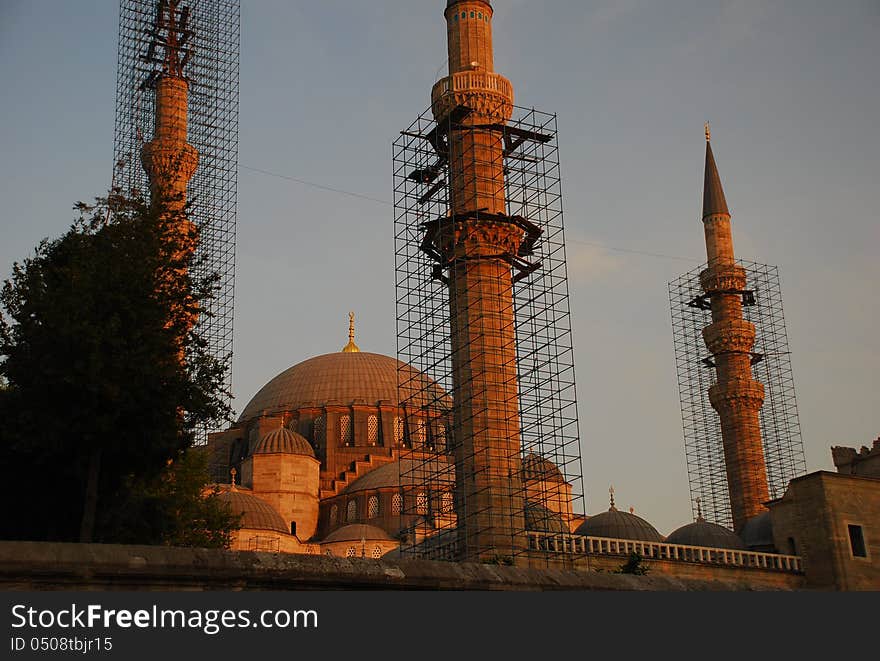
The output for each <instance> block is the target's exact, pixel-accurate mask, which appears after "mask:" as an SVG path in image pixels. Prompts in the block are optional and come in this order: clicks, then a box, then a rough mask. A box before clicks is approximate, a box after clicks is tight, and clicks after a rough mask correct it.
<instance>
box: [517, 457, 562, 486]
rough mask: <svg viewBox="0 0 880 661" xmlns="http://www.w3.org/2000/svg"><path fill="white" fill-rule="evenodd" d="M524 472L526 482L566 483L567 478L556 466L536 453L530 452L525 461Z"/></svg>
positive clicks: (523, 464)
mask: <svg viewBox="0 0 880 661" xmlns="http://www.w3.org/2000/svg"><path fill="white" fill-rule="evenodd" d="M522 472H523V479H524V480H543V481H545V482H565V477H564V476H563V475H562V472H561V471H560V470H559V467H558V466H557V465H556V464H554V463H553V462H552V461H550V460H549V459H546V458H545V457H542V456H541V455H539V454H536V453H534V452H529V453H528V454H527V455H526V457H525V459H523V462H522Z"/></svg>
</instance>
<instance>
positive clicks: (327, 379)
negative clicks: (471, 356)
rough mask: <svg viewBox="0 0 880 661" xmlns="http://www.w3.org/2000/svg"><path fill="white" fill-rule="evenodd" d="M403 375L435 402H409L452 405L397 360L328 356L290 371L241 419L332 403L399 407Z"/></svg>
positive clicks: (347, 354)
mask: <svg viewBox="0 0 880 661" xmlns="http://www.w3.org/2000/svg"><path fill="white" fill-rule="evenodd" d="M398 372H400V378H401V379H402V380H406V381H409V380H412V381H414V382H415V383H416V384H417V387H418V389H419V390H421V391H422V392H423V393H430V399H431V401H427V400H428V398H427V397H424V395H423V401H418V399H416V401H411V402H409V403H410V404H412V405H413V406H416V407H418V406H425V405H430V404H433V403H434V402H436V401H438V400H439V401H442V402H443V406H444V407H445V406H449V405H451V402H450V401H449V398H448V396H447V395H446V393H445V392H444V391H443V389H442V388H441V387H440V386H439V385H437V384H436V383H434V382H433V381H431V380H430V379H429V378H428V377H427V376H425V375H423V374H421V373H419V372H418V371H417V370H415V369H413V368H412V367H410V366H409V365H407V364H406V363H403V362H401V361H399V360H397V359H396V358H391V357H389V356H383V355H382V354H378V353H369V352H365V351H358V352H354V351H352V352H344V351H340V352H338V353H328V354H324V355H323V356H315V357H314V358H309V359H308V360H305V361H303V362H301V363H298V364H296V365H294V366H293V367H290V368H288V369H286V370H284V371H283V372H281V374H279V375H278V376H276V377H275V378H274V379H272V380H271V381H269V383H267V384H266V385H265V386H263V387H262V388H261V389H260V390H259V392H257V394H256V395H254V396H253V398H252V399H251V401H250V402H248V404H247V406H245V408H244V411H242V414H241V415H240V416H239V419H238V420H239V422H245V421H247V420H250V419H252V418H255V417H256V416H258V415H261V414H263V413H274V412H280V411H289V410H295V409H299V408H302V407H305V406H322V405H324V404H326V403H327V402H331V401H332V402H334V403H338V404H340V405H342V406H347V405H349V404H353V403H354V402H355V401H358V400H360V401H362V403H365V404H367V405H370V406H375V405H376V404H377V403H378V402H379V401H380V400H387V401H389V402H391V403H393V404H398V403H399V402H400V398H399V397H398V394H397V382H398Z"/></svg>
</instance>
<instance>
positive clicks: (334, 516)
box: [330, 505, 339, 526]
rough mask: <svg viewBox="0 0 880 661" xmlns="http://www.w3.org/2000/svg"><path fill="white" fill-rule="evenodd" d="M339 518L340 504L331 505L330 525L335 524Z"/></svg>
mask: <svg viewBox="0 0 880 661" xmlns="http://www.w3.org/2000/svg"><path fill="white" fill-rule="evenodd" d="M337 519H339V506H338V505H331V506H330V525H331V526H335V525H336V521H337Z"/></svg>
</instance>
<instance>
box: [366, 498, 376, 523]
mask: <svg viewBox="0 0 880 661" xmlns="http://www.w3.org/2000/svg"><path fill="white" fill-rule="evenodd" d="M377 516H379V496H370V498H369V499H368V500H367V518H370V519H375V518H376V517H377Z"/></svg>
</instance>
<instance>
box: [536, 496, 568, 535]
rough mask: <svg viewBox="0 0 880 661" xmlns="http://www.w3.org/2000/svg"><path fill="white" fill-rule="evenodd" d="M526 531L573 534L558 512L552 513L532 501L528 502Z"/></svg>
mask: <svg viewBox="0 0 880 661" xmlns="http://www.w3.org/2000/svg"><path fill="white" fill-rule="evenodd" d="M526 530H534V531H537V532H552V533H565V534H567V533H569V532H571V531H570V530H569V529H568V526H567V525H566V524H565V521H564V520H563V518H562V516H560V515H559V513H558V512H551V511H550V510H548V509H547V508H546V507H544V506H543V505H539V504H538V503H533V502H531V501H529V502H526Z"/></svg>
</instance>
